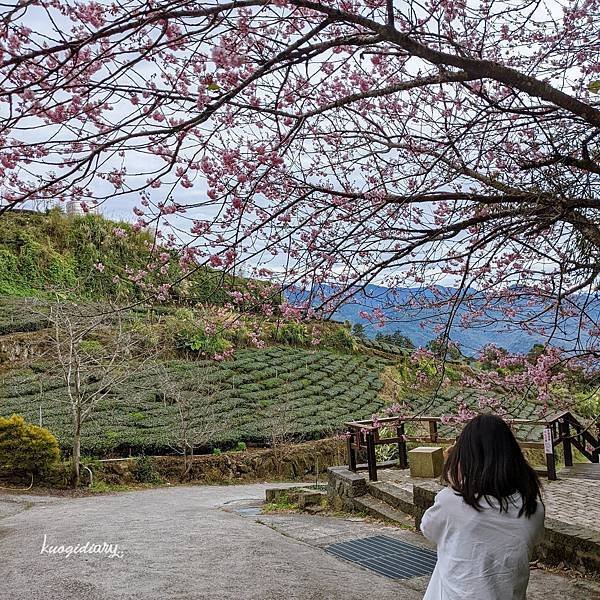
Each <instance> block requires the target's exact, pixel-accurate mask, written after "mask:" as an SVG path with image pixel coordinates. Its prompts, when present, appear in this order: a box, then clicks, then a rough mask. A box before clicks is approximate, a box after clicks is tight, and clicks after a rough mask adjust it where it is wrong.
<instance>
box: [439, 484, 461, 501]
mask: <svg viewBox="0 0 600 600" xmlns="http://www.w3.org/2000/svg"><path fill="white" fill-rule="evenodd" d="M435 499H436V502H439V503H441V504H460V503H462V501H463V500H462V496H461V495H460V494H459V493H458V492H456V491H455V490H453V489H452V488H451V487H450V486H446V487H445V488H444V489H442V490H440V491H439V492H438V493H437V495H436V497H435Z"/></svg>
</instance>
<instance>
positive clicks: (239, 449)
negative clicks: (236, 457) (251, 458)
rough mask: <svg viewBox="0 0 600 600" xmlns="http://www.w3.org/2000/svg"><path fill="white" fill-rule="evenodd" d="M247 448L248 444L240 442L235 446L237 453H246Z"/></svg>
mask: <svg viewBox="0 0 600 600" xmlns="http://www.w3.org/2000/svg"><path fill="white" fill-rule="evenodd" d="M246 448H247V446H246V442H238V443H237V444H236V445H235V451H236V452H244V451H245V450H246Z"/></svg>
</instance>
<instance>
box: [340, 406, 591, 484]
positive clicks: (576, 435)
mask: <svg viewBox="0 0 600 600" xmlns="http://www.w3.org/2000/svg"><path fill="white" fill-rule="evenodd" d="M506 422H507V423H508V424H509V425H510V426H511V427H515V426H524V425H534V426H536V425H537V426H542V427H543V428H544V429H543V440H541V441H539V442H536V441H526V440H518V441H519V445H520V446H521V447H522V448H539V449H542V450H544V453H545V455H546V468H547V476H548V479H550V480H555V479H556V452H555V448H556V447H557V446H559V445H560V444H563V448H564V461H565V465H566V466H572V464H573V452H572V447H575V448H577V450H579V452H581V454H583V455H584V456H585V457H586V458H587V459H588V460H590V461H591V462H594V463H597V462H598V457H599V454H600V442H599V441H598V438H599V437H600V435H597V436H596V437H594V435H592V433H591V431H590V429H589V428H586V427H585V426H584V425H583V424H582V423H580V422H579V421H578V420H577V419H576V418H575V417H574V416H573V415H572V414H571V413H570V412H568V411H565V412H562V413H558V414H556V415H553V416H551V417H548V418H547V419H543V420H533V419H507V420H506ZM407 423H427V425H428V429H429V432H428V434H427V435H413V436H410V435H406V433H405V429H406V424H407ZM440 423H443V421H442V418H441V417H428V416H423V417H410V416H407V417H404V416H391V417H384V418H381V419H377V420H373V419H367V420H364V421H350V422H348V423H346V427H347V440H348V441H347V444H348V468H349V469H350V470H351V471H357V470H359V469H367V470H368V472H369V479H370V480H371V481H377V469H378V468H379V467H380V466H381V465H378V464H377V457H376V453H375V448H376V447H377V446H380V445H388V444H398V466H399V467H400V468H401V469H406V468H408V452H407V447H406V444H407V442H419V443H423V442H426V443H430V444H453V443H454V441H455V438H442V437H440V435H439V433H438V428H439V425H440ZM382 430H388V431H389V430H392V431H394V432H395V435H388V436H387V437H382V436H381V432H382ZM599 433H600V432H599ZM361 451H366V455H367V463H366V466H359V465H358V463H357V457H358V453H359V452H361Z"/></svg>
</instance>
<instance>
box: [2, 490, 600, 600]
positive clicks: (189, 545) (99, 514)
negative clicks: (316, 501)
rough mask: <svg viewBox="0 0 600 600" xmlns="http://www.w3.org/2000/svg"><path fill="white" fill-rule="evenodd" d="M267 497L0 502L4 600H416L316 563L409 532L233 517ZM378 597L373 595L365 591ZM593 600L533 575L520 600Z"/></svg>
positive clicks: (411, 592)
mask: <svg viewBox="0 0 600 600" xmlns="http://www.w3.org/2000/svg"><path fill="white" fill-rule="evenodd" d="M266 487H267V486H265V485H246V486H220V487H216V486H215V487H212V486H199V487H176V488H161V489H153V490H146V491H141V492H128V493H123V494H115V495H107V496H94V497H89V498H78V499H65V498H50V497H49V498H46V497H35V496H10V495H0V557H1V558H0V598H1V599H2V600H42V599H43V600H48V599H49V598H52V599H56V600H138V599H140V600H141V599H142V598H143V599H144V600H155V599H156V600H159V599H160V600H163V599H168V600H225V599H227V600H234V599H237V598H244V599H245V600H283V599H285V600H338V599H339V600H341V599H342V598H343V599H344V600H358V599H359V598H364V597H373V596H375V597H377V598H380V599H381V600H392V599H393V600H399V599H401V600H417V599H419V600H420V599H421V598H422V595H423V590H424V589H425V586H426V584H427V580H426V579H425V578H420V579H413V580H408V581H404V582H402V581H394V580H390V579H387V578H385V577H381V576H379V575H377V574H375V573H372V572H370V571H367V570H364V569H362V568H360V567H358V566H355V565H353V564H350V563H347V562H344V561H341V560H339V559H337V558H335V557H333V556H331V555H329V554H326V553H325V552H324V551H323V547H324V546H326V545H327V544H329V543H332V542H336V541H341V540H345V539H352V538H356V537H365V536H368V535H373V534H374V533H382V532H383V533H385V534H386V535H392V536H396V537H398V538H402V539H405V540H407V541H413V542H416V543H421V544H422V543H423V540H422V538H421V537H420V536H417V535H416V534H413V533H411V532H407V531H402V530H398V529H395V528H391V527H385V526H382V525H377V524H369V523H365V522H357V521H355V520H343V519H335V518H329V517H312V516H308V515H260V516H242V515H241V514H238V513H236V512H234V510H233V509H234V508H236V507H237V506H238V505H237V504H236V502H239V501H245V500H247V501H249V502H250V501H251V499H262V498H263V497H264V490H265V488H266ZM44 536H46V540H47V544H52V545H61V544H64V545H74V544H85V543H86V542H88V541H89V542H92V543H103V542H108V543H111V544H118V545H119V551H122V552H123V558H121V559H119V558H108V557H106V556H101V555H98V554H78V555H72V556H70V557H66V556H64V555H46V554H43V555H42V554H40V550H41V548H42V541H43V539H44ZM374 590H376V591H374ZM567 598H568V599H569V600H595V599H600V585H598V584H593V583H591V582H586V581H581V580H567V579H565V578H563V577H560V576H558V575H551V574H547V573H543V572H541V571H534V572H533V573H532V580H531V585H530V591H529V594H528V600H542V599H543V600H553V599H556V600H565V599H567Z"/></svg>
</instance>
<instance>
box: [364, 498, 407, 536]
mask: <svg viewBox="0 0 600 600" xmlns="http://www.w3.org/2000/svg"><path fill="white" fill-rule="evenodd" d="M354 504H355V506H356V509H357V510H359V511H364V512H366V513H367V514H368V515H370V516H372V517H375V518H377V519H383V520H384V521H391V522H392V523H394V524H396V525H399V526H401V527H410V528H411V529H414V526H415V521H414V519H413V518H412V517H410V516H409V515H407V514H406V513H404V512H402V511H400V510H396V509H395V508H392V507H391V506H390V505H389V504H386V503H385V502H382V501H381V500H377V498H373V497H372V496H361V497H360V498H354Z"/></svg>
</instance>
